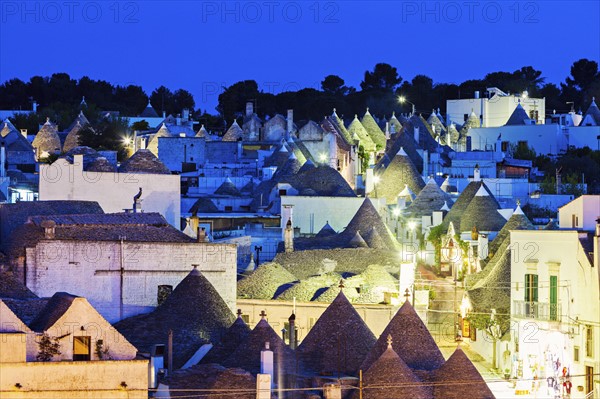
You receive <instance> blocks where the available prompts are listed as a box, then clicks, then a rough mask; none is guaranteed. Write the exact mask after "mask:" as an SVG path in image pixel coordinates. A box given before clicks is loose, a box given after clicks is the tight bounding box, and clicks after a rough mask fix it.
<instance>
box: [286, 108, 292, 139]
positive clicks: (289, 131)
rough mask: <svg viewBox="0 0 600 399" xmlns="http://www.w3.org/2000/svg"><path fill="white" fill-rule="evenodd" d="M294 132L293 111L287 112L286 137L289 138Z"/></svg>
mask: <svg viewBox="0 0 600 399" xmlns="http://www.w3.org/2000/svg"><path fill="white" fill-rule="evenodd" d="M293 132H294V110H293V109H288V110H287V136H288V137H291V136H292V133H293Z"/></svg>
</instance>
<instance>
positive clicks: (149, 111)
mask: <svg viewBox="0 0 600 399" xmlns="http://www.w3.org/2000/svg"><path fill="white" fill-rule="evenodd" d="M140 117H143V118H158V114H157V113H156V111H155V110H154V108H152V105H151V104H150V100H148V105H146V108H144V110H143V111H142V113H141V114H140Z"/></svg>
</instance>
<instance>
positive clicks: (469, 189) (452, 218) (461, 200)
mask: <svg viewBox="0 0 600 399" xmlns="http://www.w3.org/2000/svg"><path fill="white" fill-rule="evenodd" d="M482 184H483V182H482V181H472V182H470V183H469V184H467V186H466V187H465V188H464V190H463V191H462V192H461V193H460V195H459V196H458V198H457V199H456V202H455V203H454V205H452V208H450V211H449V212H448V213H447V214H446V216H445V217H444V221H443V225H444V228H448V225H449V224H450V222H452V223H453V224H454V228H455V229H456V230H457V231H461V230H460V219H461V217H462V215H463V214H464V212H465V210H466V209H467V207H468V206H469V204H470V203H471V200H472V199H473V197H475V193H477V190H479V188H480V187H481V186H482Z"/></svg>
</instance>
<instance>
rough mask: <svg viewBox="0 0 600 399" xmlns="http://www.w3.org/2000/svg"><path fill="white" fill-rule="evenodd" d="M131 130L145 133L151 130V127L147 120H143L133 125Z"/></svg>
mask: <svg viewBox="0 0 600 399" xmlns="http://www.w3.org/2000/svg"><path fill="white" fill-rule="evenodd" d="M130 128H131V130H133V131H136V130H137V131H138V132H143V131H145V130H150V125H148V122H147V121H146V120H145V119H142V120H141V121H137V122H134V123H132V124H131V127H130Z"/></svg>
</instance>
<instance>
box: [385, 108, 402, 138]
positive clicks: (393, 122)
mask: <svg viewBox="0 0 600 399" xmlns="http://www.w3.org/2000/svg"><path fill="white" fill-rule="evenodd" d="M388 123H389V124H390V125H389V126H390V133H391V134H397V133H400V130H402V123H400V121H399V120H398V118H396V113H395V112H392V117H391V118H390V119H389V121H388Z"/></svg>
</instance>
